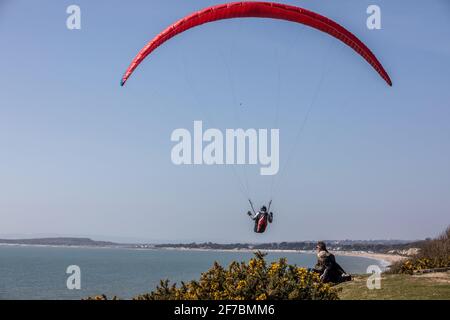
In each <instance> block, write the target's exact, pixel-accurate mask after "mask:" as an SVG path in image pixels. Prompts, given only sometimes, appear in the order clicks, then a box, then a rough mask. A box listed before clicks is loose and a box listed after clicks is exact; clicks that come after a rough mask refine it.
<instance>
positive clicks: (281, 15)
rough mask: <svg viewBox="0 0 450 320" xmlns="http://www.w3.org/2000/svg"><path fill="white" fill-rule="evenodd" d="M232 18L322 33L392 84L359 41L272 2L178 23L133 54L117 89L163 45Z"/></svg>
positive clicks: (234, 6) (203, 13)
mask: <svg viewBox="0 0 450 320" xmlns="http://www.w3.org/2000/svg"><path fill="white" fill-rule="evenodd" d="M233 18H271V19H280V20H287V21H292V22H296V23H300V24H304V25H307V26H310V27H312V28H315V29H318V30H320V31H323V32H326V33H328V34H329V35H331V36H333V37H334V38H336V39H339V40H340V41H342V42H344V43H345V44H346V45H348V46H349V47H351V48H352V49H353V50H355V51H356V52H357V53H358V54H359V55H361V56H362V57H363V58H364V59H365V60H366V61H367V62H368V63H369V64H370V65H371V66H372V67H373V68H374V69H375V70H376V71H377V72H378V73H379V74H380V76H381V77H382V78H383V79H384V80H385V81H386V82H387V84H388V85H390V86H392V81H391V79H390V77H389V75H388V74H387V72H386V71H385V70H384V68H383V66H382V65H381V63H380V62H379V61H378V59H377V58H376V57H375V55H374V54H373V53H372V51H370V49H369V48H367V46H366V45H365V44H364V43H362V42H361V40H359V39H358V38H357V37H356V36H355V35H353V34H352V33H351V32H349V31H348V30H347V29H345V28H344V27H342V26H340V25H339V24H337V23H336V22H334V21H332V20H330V19H328V18H326V17H324V16H321V15H319V14H317V13H314V12H312V11H309V10H306V9H303V8H299V7H295V6H290V5H286V4H280V3H272V2H234V3H227V4H221V5H216V6H212V7H209V8H206V9H203V10H200V11H197V12H195V13H193V14H191V15H189V16H187V17H185V18H183V19H181V20H179V21H178V22H176V23H174V24H172V25H170V26H169V27H168V28H167V29H166V30H164V31H163V32H161V33H160V34H159V35H157V36H156V37H155V38H153V39H152V40H151V41H150V42H149V43H148V44H147V45H146V46H145V47H144V48H143V49H142V50H141V51H140V52H139V53H138V54H137V56H136V57H135V58H134V60H133V61H132V63H131V64H130V66H129V67H128V69H127V71H126V72H125V74H124V76H123V77H122V81H121V85H122V86H123V85H124V84H125V82H126V81H127V80H128V78H129V77H130V75H131V74H132V73H133V71H134V70H135V69H136V68H137V67H138V65H139V64H140V63H141V62H142V60H144V59H145V58H146V57H147V56H148V55H149V54H150V53H152V52H153V51H154V50H155V49H156V48H158V47H159V46H160V45H162V44H163V43H164V42H166V41H168V40H169V39H171V38H172V37H174V36H176V35H177V34H180V33H182V32H184V31H186V30H188V29H191V28H194V27H196V26H199V25H202V24H205V23H209V22H213V21H218V20H223V19H233Z"/></svg>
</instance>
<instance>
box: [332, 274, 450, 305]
mask: <svg viewBox="0 0 450 320" xmlns="http://www.w3.org/2000/svg"><path fill="white" fill-rule="evenodd" d="M367 278H368V276H365V275H364V276H354V280H353V281H351V282H347V283H343V284H340V285H338V286H337V288H339V290H340V293H339V297H340V299H343V300H417V299H418V300H429V299H433V300H450V272H446V273H434V274H424V275H417V276H411V275H403V274H383V275H382V280H381V289H379V290H376V289H375V290H369V289H368V288H367V285H366V281H367Z"/></svg>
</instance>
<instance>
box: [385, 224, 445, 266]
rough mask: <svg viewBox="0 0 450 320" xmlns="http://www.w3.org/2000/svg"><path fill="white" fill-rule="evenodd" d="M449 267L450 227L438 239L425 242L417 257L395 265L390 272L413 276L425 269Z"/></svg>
mask: <svg viewBox="0 0 450 320" xmlns="http://www.w3.org/2000/svg"><path fill="white" fill-rule="evenodd" d="M448 267H450V226H449V227H447V230H445V232H443V233H442V234H441V235H440V236H439V237H437V238H436V239H433V240H427V241H425V242H424V244H423V245H422V246H421V247H420V251H419V253H418V254H417V255H416V256H414V257H412V258H409V259H408V260H404V261H399V262H397V263H395V264H393V265H392V266H391V268H390V272H392V273H407V274H412V273H414V271H420V270H424V269H435V268H448Z"/></svg>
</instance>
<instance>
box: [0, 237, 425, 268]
mask: <svg viewBox="0 0 450 320" xmlns="http://www.w3.org/2000/svg"><path fill="white" fill-rule="evenodd" d="M415 244H416V243H407V242H401V241H393V242H390V241H384V242H383V243H380V241H360V242H358V241H352V242H351V243H349V240H345V241H342V242H340V241H335V240H334V241H328V245H329V246H330V251H331V252H332V253H333V254H335V255H337V256H354V257H362V258H368V259H373V260H377V261H379V262H380V263H381V264H382V265H383V266H384V267H387V266H389V265H391V264H392V263H394V262H397V261H399V260H402V259H405V256H404V255H401V254H398V251H400V250H403V251H404V250H406V249H407V248H412V247H413V246H414V245H415ZM314 245H315V243H314V242H311V241H308V242H293V243H288V242H282V243H270V244H241V243H236V244H214V243H203V244H196V243H191V244H121V243H115V242H110V241H96V240H92V239H90V238H37V239H0V246H38V247H71V248H110V249H119V248H122V249H135V250H179V251H215V252H254V251H257V250H261V251H265V252H278V253H283V252H286V253H306V254H314V253H315V251H314ZM393 247H394V248H397V249H393ZM370 249H372V250H370ZM373 249H375V250H376V251H375V250H373ZM396 250H397V251H396Z"/></svg>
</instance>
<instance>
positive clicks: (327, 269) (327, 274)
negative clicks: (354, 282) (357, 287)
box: [314, 250, 349, 283]
mask: <svg viewBox="0 0 450 320" xmlns="http://www.w3.org/2000/svg"><path fill="white" fill-rule="evenodd" d="M314 271H315V272H317V273H319V275H320V279H321V280H322V282H324V283H328V282H332V283H340V282H343V281H346V280H348V278H349V275H347V274H346V272H345V271H344V269H342V267H341V266H340V265H339V264H338V263H337V262H336V259H335V257H334V255H333V254H331V253H329V252H328V251H326V250H323V251H320V252H319V253H318V254H317V264H316V266H315V267H314Z"/></svg>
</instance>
